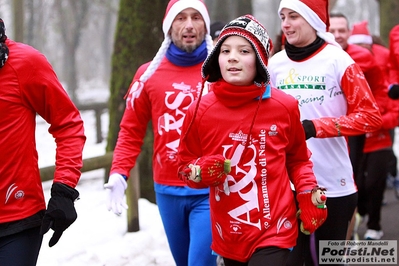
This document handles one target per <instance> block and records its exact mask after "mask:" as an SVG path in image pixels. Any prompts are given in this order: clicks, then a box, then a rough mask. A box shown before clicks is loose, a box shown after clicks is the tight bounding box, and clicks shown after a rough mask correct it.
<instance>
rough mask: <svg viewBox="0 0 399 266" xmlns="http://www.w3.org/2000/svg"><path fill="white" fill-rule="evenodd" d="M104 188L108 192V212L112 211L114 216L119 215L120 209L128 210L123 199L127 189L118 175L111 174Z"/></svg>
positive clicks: (121, 177) (124, 181)
mask: <svg viewBox="0 0 399 266" xmlns="http://www.w3.org/2000/svg"><path fill="white" fill-rule="evenodd" d="M104 188H106V189H107V190H108V202H107V208H108V210H109V211H110V210H112V211H113V212H114V213H115V214H116V215H121V214H122V208H124V209H127V208H128V206H127V204H126V202H125V199H124V196H125V190H126V188H127V183H126V180H125V179H124V178H123V176H122V175H120V174H116V173H114V174H111V175H110V176H109V179H108V183H106V184H104Z"/></svg>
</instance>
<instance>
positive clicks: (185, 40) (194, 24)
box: [170, 8, 206, 53]
mask: <svg viewBox="0 0 399 266" xmlns="http://www.w3.org/2000/svg"><path fill="white" fill-rule="evenodd" d="M205 34H206V28H205V21H204V19H203V18H202V16H201V13H200V12H198V11H197V10H196V9H194V8H186V9H184V10H183V11H182V12H180V13H179V14H177V16H176V17H175V19H174V20H173V22H172V27H171V29H170V35H171V38H172V42H173V43H174V44H175V45H176V46H177V47H179V48H180V49H181V50H183V51H186V52H188V53H191V52H192V51H194V50H195V49H196V48H197V47H198V46H200V45H201V43H202V42H203V40H204V39H205Z"/></svg>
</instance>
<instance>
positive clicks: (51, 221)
mask: <svg viewBox="0 0 399 266" xmlns="http://www.w3.org/2000/svg"><path fill="white" fill-rule="evenodd" d="M78 197H79V192H78V191H77V190H76V189H74V188H71V187H69V186H67V185H65V184H62V183H54V184H53V186H52V187H51V198H50V200H49V202H48V207H47V210H46V212H45V214H44V217H43V221H42V226H41V228H40V234H42V235H43V234H45V233H47V232H48V230H49V229H50V228H51V229H53V230H54V234H53V236H52V237H51V239H50V242H49V246H50V247H52V246H54V245H55V244H57V242H58V240H59V239H60V237H61V235H62V233H63V232H64V231H65V229H67V228H68V227H69V226H70V225H71V224H72V223H73V222H74V221H75V220H76V218H77V217H78V215H77V214H76V210H75V207H74V201H75V200H76V199H77V198H78Z"/></svg>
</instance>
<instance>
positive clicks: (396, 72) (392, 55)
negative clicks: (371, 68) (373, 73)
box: [389, 25, 399, 84]
mask: <svg viewBox="0 0 399 266" xmlns="http://www.w3.org/2000/svg"><path fill="white" fill-rule="evenodd" d="M389 59H390V72H389V82H390V83H395V84H399V25H396V26H395V27H393V28H392V30H391V31H390V32H389Z"/></svg>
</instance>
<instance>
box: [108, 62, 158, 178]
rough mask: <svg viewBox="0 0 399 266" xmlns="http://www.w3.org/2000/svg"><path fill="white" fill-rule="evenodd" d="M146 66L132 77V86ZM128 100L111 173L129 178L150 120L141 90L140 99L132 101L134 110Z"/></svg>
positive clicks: (143, 91)
mask: <svg viewBox="0 0 399 266" xmlns="http://www.w3.org/2000/svg"><path fill="white" fill-rule="evenodd" d="M147 66H148V64H145V65H142V66H141V67H140V68H139V69H138V70H137V72H136V74H135V75H134V77H133V81H132V84H133V83H134V82H135V81H136V80H138V78H139V77H140V76H141V74H142V73H143V72H144V70H145V69H146V68H147ZM132 84H131V85H132ZM130 101H131V99H130V98H128V99H127V102H126V109H125V112H124V114H123V116H122V121H121V123H120V131H119V134H118V141H117V144H116V147H115V150H114V155H113V160H112V167H111V173H119V174H122V175H125V176H127V177H128V176H129V174H130V170H131V169H132V168H133V167H134V166H135V164H136V160H137V157H138V156H139V154H140V152H141V146H142V145H143V142H144V137H145V135H146V131H147V126H148V122H149V121H150V120H151V103H150V100H149V98H148V95H147V93H146V90H145V89H144V88H143V89H142V91H141V93H140V97H138V98H135V99H134V108H133V107H132V105H131V103H130Z"/></svg>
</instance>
